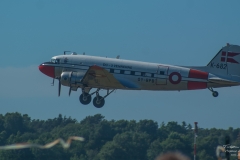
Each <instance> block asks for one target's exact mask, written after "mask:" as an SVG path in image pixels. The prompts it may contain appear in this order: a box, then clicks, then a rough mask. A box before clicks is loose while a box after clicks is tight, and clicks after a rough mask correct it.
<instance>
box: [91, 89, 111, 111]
mask: <svg viewBox="0 0 240 160" xmlns="http://www.w3.org/2000/svg"><path fill="white" fill-rule="evenodd" d="M99 90H100V89H97V91H96V97H95V98H94V99H93V105H94V106H95V107H96V108H102V107H103V106H104V104H105V98H106V97H107V96H109V95H110V94H111V93H112V92H113V91H115V89H113V90H111V91H110V92H109V90H107V94H106V95H105V96H104V97H102V96H100V95H99Z"/></svg>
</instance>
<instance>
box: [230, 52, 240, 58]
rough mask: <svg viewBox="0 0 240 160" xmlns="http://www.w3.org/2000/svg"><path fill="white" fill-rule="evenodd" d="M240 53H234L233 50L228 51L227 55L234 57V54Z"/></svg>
mask: <svg viewBox="0 0 240 160" xmlns="http://www.w3.org/2000/svg"><path fill="white" fill-rule="evenodd" d="M239 54H240V53H234V52H228V57H234V56H236V55H239Z"/></svg>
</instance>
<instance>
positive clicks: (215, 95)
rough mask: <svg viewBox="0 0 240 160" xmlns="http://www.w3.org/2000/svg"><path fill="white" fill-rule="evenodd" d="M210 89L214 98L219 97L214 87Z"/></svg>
mask: <svg viewBox="0 0 240 160" xmlns="http://www.w3.org/2000/svg"><path fill="white" fill-rule="evenodd" d="M208 89H209V90H210V91H211V92H212V95H213V97H217V96H218V92H217V91H214V90H213V88H212V87H210V88H208Z"/></svg>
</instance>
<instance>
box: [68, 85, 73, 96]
mask: <svg viewBox="0 0 240 160" xmlns="http://www.w3.org/2000/svg"><path fill="white" fill-rule="evenodd" d="M71 91H72V87H71V86H70V87H69V92H68V95H69V96H70V95H71Z"/></svg>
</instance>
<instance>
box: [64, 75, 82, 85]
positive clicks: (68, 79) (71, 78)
mask: <svg viewBox="0 0 240 160" xmlns="http://www.w3.org/2000/svg"><path fill="white" fill-rule="evenodd" d="M84 74H85V73H82V72H62V74H61V84H62V85H64V86H72V87H81V85H82V84H81V80H82V78H83V76H84Z"/></svg>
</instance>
